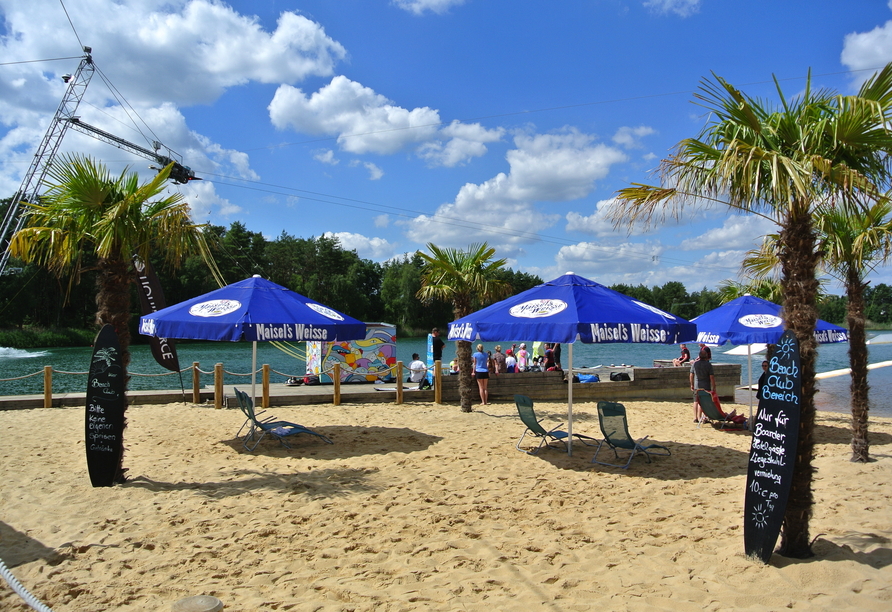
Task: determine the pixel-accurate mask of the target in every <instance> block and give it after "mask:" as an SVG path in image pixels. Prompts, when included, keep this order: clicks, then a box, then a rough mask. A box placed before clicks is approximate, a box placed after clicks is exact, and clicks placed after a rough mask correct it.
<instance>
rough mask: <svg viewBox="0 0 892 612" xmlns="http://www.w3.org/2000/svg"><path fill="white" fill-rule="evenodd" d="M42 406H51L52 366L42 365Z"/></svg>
mask: <svg viewBox="0 0 892 612" xmlns="http://www.w3.org/2000/svg"><path fill="white" fill-rule="evenodd" d="M43 407H44V408H52V407H53V366H43Z"/></svg>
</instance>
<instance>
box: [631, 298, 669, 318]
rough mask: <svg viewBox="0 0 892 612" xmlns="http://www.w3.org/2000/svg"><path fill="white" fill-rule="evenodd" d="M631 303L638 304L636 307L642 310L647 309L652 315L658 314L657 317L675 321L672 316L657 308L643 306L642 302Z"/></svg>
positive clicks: (647, 305) (648, 305)
mask: <svg viewBox="0 0 892 612" xmlns="http://www.w3.org/2000/svg"><path fill="white" fill-rule="evenodd" d="M632 302H634V303H635V304H638V305H639V306H641V307H642V308H646V309H648V310H649V311H651V312H652V313H654V314H658V315H660V316H661V317H668V318H670V319H673V320H674V319H675V317H674V316H672V315H671V314H669V313H668V312H664V311H662V310H660V309H659V308H657V307H656V306H651V305H650V304H645V303H644V302H639V301H638V300H632Z"/></svg>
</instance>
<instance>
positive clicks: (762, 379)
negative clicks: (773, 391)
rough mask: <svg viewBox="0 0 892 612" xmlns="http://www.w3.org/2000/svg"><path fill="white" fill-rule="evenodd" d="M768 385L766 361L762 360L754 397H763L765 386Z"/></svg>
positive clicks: (760, 398) (759, 398) (758, 398)
mask: <svg viewBox="0 0 892 612" xmlns="http://www.w3.org/2000/svg"><path fill="white" fill-rule="evenodd" d="M767 386H768V362H767V361H763V362H762V374H761V375H760V376H759V382H758V385H757V387H756V399H757V400H759V401H761V400H763V399H765V388H766V387H767Z"/></svg>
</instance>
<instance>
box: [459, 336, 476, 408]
mask: <svg viewBox="0 0 892 612" xmlns="http://www.w3.org/2000/svg"><path fill="white" fill-rule="evenodd" d="M455 358H456V359H457V360H458V395H459V398H461V411H462V412H471V411H472V410H471V406H472V404H473V403H474V391H475V386H476V385H474V382H475V381H474V379H473V378H472V377H471V372H473V371H474V364H473V362H472V361H471V343H470V342H467V341H466V340H458V341H456V343H455Z"/></svg>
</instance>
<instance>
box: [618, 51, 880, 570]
mask: <svg viewBox="0 0 892 612" xmlns="http://www.w3.org/2000/svg"><path fill="white" fill-rule="evenodd" d="M776 84H777V83H776ZM777 92H778V94H779V97H780V101H781V104H780V107H779V108H777V109H774V108H771V107H770V106H768V105H767V104H766V103H763V102H761V101H759V100H756V99H754V98H751V97H750V96H747V95H745V94H744V93H742V92H740V91H738V90H737V89H735V88H734V87H733V86H731V85H730V84H729V83H727V82H726V81H725V80H724V79H722V78H721V77H719V76H717V75H713V79H712V80H709V79H707V80H704V81H703V82H702V84H701V87H700V91H699V92H698V93H697V94H695V96H696V98H697V99H698V101H699V103H700V104H701V105H703V106H705V107H706V108H707V109H709V110H710V112H711V115H710V120H709V122H708V123H707V125H706V126H705V127H704V128H703V130H702V131H701V133H700V135H699V137H698V138H693V139H686V140H683V141H681V142H680V143H679V144H678V145H677V146H676V148H675V150H674V151H673V152H672V153H671V154H670V156H669V157H668V158H667V159H664V160H663V161H662V162H661V164H660V168H659V174H660V176H661V179H662V180H661V183H662V184H661V185H659V186H652V185H642V184H635V185H634V186H632V187H630V188H627V189H622V190H620V191H619V193H618V196H619V197H618V205H617V207H616V208H615V210H614V219H615V221H616V222H617V224H619V223H630V224H631V223H636V222H644V223H645V224H648V223H655V222H658V221H660V220H662V219H663V218H665V217H666V216H669V215H671V216H674V217H676V218H677V217H678V216H680V215H681V213H682V211H683V210H684V209H685V207H688V206H691V205H707V206H709V205H715V204H721V205H725V206H729V207H731V208H733V209H736V210H738V211H742V212H746V213H754V214H760V215H763V216H767V217H768V218H771V219H773V220H774V221H775V222H776V223H777V224H778V225H779V227H780V232H779V239H780V241H779V244H780V249H779V252H778V257H779V259H780V263H781V276H782V278H781V284H782V287H783V292H784V311H785V313H786V318H787V325H788V328H789V329H791V330H792V331H793V333H794V334H795V335H796V337H797V338H798V340H799V346H800V359H801V372H802V397H801V398H800V401H801V414H800V427H799V439H798V447H797V452H796V467H795V471H794V474H793V481H792V486H791V490H790V497H789V501H788V503H787V510H786V514H785V516H784V524H783V529H782V533H781V543H780V549H779V552H781V554H785V555H787V556H792V557H806V556H810V555H811V554H812V553H811V541H810V538H809V532H808V525H809V520H810V518H811V513H812V507H813V505H814V498H813V494H812V478H813V471H814V470H813V467H812V458H813V454H814V444H815V441H814V425H815V407H814V392H815V379H814V374H815V370H814V363H815V354H816V341H815V338H814V335H813V332H814V328H815V322H816V320H817V305H816V296H817V292H818V280H817V278H816V271H817V266H818V260H819V255H818V253H817V249H816V246H817V233H816V231H815V226H814V217H813V214H814V212H815V209H816V207H817V206H818V205H819V203H821V202H824V201H830V200H831V199H833V200H834V201H836V202H837V203H838V204H837V205H838V206H840V207H841V208H842V209H843V210H848V211H851V210H853V209H857V208H860V207H863V202H864V201H866V200H875V199H877V198H878V197H879V195H880V194H881V192H882V191H884V190H885V188H886V186H887V184H888V182H889V178H890V160H889V157H888V154H887V152H888V151H889V150H890V149H892V132H890V130H888V128H887V126H888V124H889V121H890V120H892V64H889V65H887V66H886V67H885V68H883V69H882V70H881V71H880V72H879V73H877V74H876V75H874V76H873V77H872V78H871V79H869V80H868V81H867V82H865V83H864V85H863V86H862V87H861V88H860V89H859V91H858V93H857V94H856V95H854V96H841V95H837V94H835V93H834V92H831V91H826V90H821V91H813V90H812V88H811V75H809V78H808V80H807V81H806V85H805V90H804V92H803V93H802V95H801V96H800V97H798V98H796V99H793V100H787V99H786V98H785V97H784V94H783V91H781V88H780V85H779V84H777ZM859 196H860V197H859Z"/></svg>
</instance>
